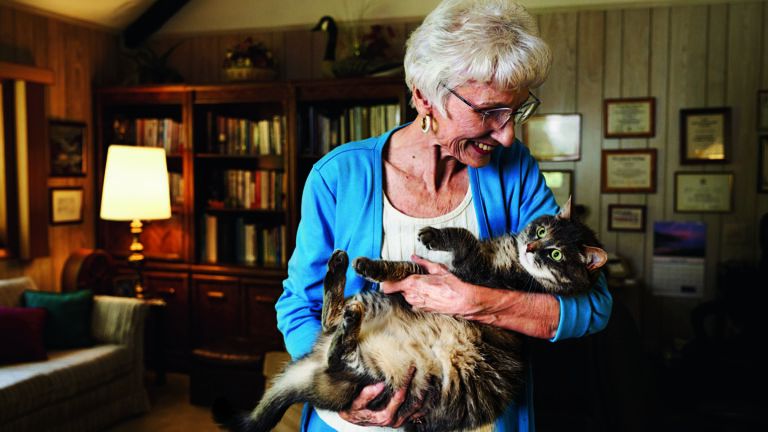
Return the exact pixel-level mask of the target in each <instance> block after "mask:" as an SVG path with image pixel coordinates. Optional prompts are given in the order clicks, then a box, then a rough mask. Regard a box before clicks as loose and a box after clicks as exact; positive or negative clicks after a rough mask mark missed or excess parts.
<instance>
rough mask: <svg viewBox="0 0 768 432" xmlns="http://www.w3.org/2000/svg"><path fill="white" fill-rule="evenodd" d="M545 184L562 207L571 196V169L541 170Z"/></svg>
mask: <svg viewBox="0 0 768 432" xmlns="http://www.w3.org/2000/svg"><path fill="white" fill-rule="evenodd" d="M541 174H542V175H543V176H544V180H545V181H546V182H547V186H548V187H549V189H550V190H551V191H552V193H553V194H554V195H555V202H557V205H558V206H560V207H562V206H563V205H564V204H565V203H566V202H568V198H569V197H572V196H573V170H544V169H543V170H541Z"/></svg>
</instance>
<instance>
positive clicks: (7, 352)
mask: <svg viewBox="0 0 768 432" xmlns="http://www.w3.org/2000/svg"><path fill="white" fill-rule="evenodd" d="M45 315H46V311H45V309H43V308H21V307H4V306H0V364H7V363H21V362H28V361H38V360H47V359H48V355H47V354H46V353H45V345H44V344H43V331H44V328H45Z"/></svg>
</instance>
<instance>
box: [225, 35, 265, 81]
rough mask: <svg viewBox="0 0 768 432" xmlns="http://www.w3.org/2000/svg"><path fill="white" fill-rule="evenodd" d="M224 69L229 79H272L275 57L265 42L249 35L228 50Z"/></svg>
mask: <svg viewBox="0 0 768 432" xmlns="http://www.w3.org/2000/svg"><path fill="white" fill-rule="evenodd" d="M223 66H224V71H225V73H226V78H227V79H229V80H235V81H237V80H255V79H270V78H274V76H275V68H276V64H275V58H274V57H273V56H272V51H270V50H269V49H268V48H267V47H266V46H265V45H264V44H263V43H261V42H254V41H253V38H251V37H247V38H245V40H243V41H242V42H240V43H238V44H237V45H235V46H234V47H232V48H230V49H228V50H227V53H226V55H225V57H224V64H223Z"/></svg>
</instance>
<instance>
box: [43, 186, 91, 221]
mask: <svg viewBox="0 0 768 432" xmlns="http://www.w3.org/2000/svg"><path fill="white" fill-rule="evenodd" d="M50 204H51V225H64V224H78V223H81V222H82V221H83V188H81V187H62V188H53V189H50Z"/></svg>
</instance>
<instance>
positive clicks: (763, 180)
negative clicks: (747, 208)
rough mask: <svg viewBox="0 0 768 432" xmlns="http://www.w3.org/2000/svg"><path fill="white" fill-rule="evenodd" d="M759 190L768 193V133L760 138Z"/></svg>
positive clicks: (758, 160)
mask: <svg viewBox="0 0 768 432" xmlns="http://www.w3.org/2000/svg"><path fill="white" fill-rule="evenodd" d="M757 145H758V147H759V149H758V153H759V154H758V158H757V191H758V192H760V193H768V135H763V136H760V137H759V138H758V144H757Z"/></svg>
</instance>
